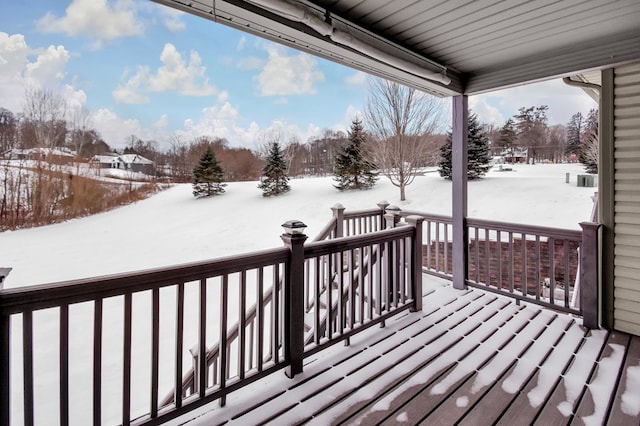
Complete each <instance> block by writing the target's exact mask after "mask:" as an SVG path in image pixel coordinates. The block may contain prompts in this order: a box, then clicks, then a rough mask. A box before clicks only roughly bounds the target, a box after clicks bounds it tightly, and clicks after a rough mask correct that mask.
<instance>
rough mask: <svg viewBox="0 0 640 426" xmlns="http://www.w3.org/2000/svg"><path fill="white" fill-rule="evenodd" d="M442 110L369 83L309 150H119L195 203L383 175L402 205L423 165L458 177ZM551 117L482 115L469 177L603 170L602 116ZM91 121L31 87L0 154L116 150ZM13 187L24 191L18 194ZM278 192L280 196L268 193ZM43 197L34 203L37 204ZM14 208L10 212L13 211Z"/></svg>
mask: <svg viewBox="0 0 640 426" xmlns="http://www.w3.org/2000/svg"><path fill="white" fill-rule="evenodd" d="M443 110H444V108H443V105H442V103H441V102H440V101H439V100H438V99H437V98H435V97H432V96H429V95H426V94H424V93H421V92H419V91H417V90H415V89H412V88H409V87H406V86H402V85H400V84H398V83H394V82H390V81H386V80H382V79H373V78H372V79H370V82H369V94H368V98H367V100H366V104H365V109H364V115H363V117H356V118H354V120H353V122H352V125H351V128H350V130H349V131H348V132H347V133H345V132H341V131H335V130H325V131H323V133H322V134H320V135H318V136H314V137H312V138H310V139H309V140H308V141H307V142H306V143H302V142H300V141H299V140H297V139H295V138H289V140H286V137H285V136H283V135H282V134H279V133H272V134H271V135H268V136H266V137H264V140H263V141H262V142H261V143H258V148H257V149H254V150H250V149H248V148H237V147H232V146H230V144H229V142H228V141H227V140H225V139H222V138H216V137H206V136H203V137H199V138H196V139H195V140H191V141H187V140H183V139H181V138H180V137H178V136H174V137H173V139H172V140H171V143H170V144H169V147H168V148H167V149H165V150H160V149H159V144H158V143H157V142H156V141H153V140H148V141H144V140H142V139H140V138H138V137H137V136H135V135H132V136H130V137H129V138H128V140H127V141H126V146H125V148H124V149H123V150H122V151H121V153H124V154H127V153H135V154H139V155H141V156H143V157H146V158H148V159H149V160H152V161H153V162H154V163H155V165H156V169H155V174H156V177H157V178H163V179H166V180H167V181H170V182H192V183H193V184H194V195H196V196H202V195H203V194H204V195H212V194H215V193H222V192H223V190H222V182H228V181H253V180H259V181H260V185H259V188H260V189H262V190H263V193H264V194H265V195H277V194H278V193H282V192H286V191H287V190H288V188H289V187H288V184H287V180H288V179H289V178H290V177H297V176H318V175H333V176H334V180H335V182H336V184H335V185H334V186H335V187H336V188H337V189H339V190H348V189H366V188H369V187H371V186H372V185H374V184H375V182H376V180H377V179H378V176H379V175H382V176H385V177H386V178H387V179H389V181H390V182H391V183H392V184H393V185H395V186H397V187H398V188H399V191H400V199H401V200H404V199H405V197H406V194H405V188H406V186H407V185H409V184H411V183H412V182H413V180H414V179H415V177H416V176H417V175H419V174H420V173H421V170H423V169H424V167H428V166H438V167H439V170H440V174H441V175H442V176H443V177H445V178H450V177H451V176H450V161H451V159H450V155H451V153H450V150H451V148H450V147H451V135H450V134H446V133H444V132H443V130H444V129H443V127H444V126H443V123H445V122H446V120H445V119H444V118H443V117H442V111H443ZM547 112H548V107H547V106H546V105H542V106H537V107H535V106H534V107H522V108H520V109H519V110H518V113H517V114H515V115H514V116H513V117H511V118H509V119H508V120H507V121H506V123H505V124H504V125H503V126H502V127H496V126H491V125H485V124H482V123H480V122H479V121H478V118H477V116H476V115H474V114H470V116H469V119H470V121H469V149H468V152H469V161H468V164H469V172H468V176H469V178H470V179H476V178H481V177H482V176H483V175H484V174H485V173H486V172H487V170H488V169H489V163H490V160H491V156H496V155H502V156H504V157H505V158H507V159H508V158H510V159H511V161H516V160H517V161H527V162H529V163H535V162H539V161H551V162H559V161H581V162H583V163H584V164H585V165H587V170H588V171H591V172H596V171H597V118H598V112H597V110H592V111H591V112H590V113H589V114H588V116H587V117H586V118H584V117H582V115H581V114H579V113H578V114H575V115H574V116H573V117H572V119H571V121H570V122H569V123H568V124H567V125H566V126H563V125H556V126H549V125H548V119H547ZM90 117H91V114H90V113H89V112H88V111H87V110H86V109H85V108H76V109H73V108H68V107H67V105H66V104H65V102H64V101H63V99H62V97H61V95H57V94H55V93H54V92H51V91H48V90H42V89H35V90H31V89H29V90H27V91H26V92H25V107H24V109H23V111H22V112H21V113H20V114H14V113H12V112H11V111H9V110H8V109H6V108H0V149H1V151H0V154H2V155H4V156H5V158H6V156H7V153H10V152H11V150H12V149H15V148H18V149H29V148H48V149H55V148H66V149H67V150H69V151H73V152H75V155H76V158H75V160H76V162H83V161H84V162H86V161H88V158H90V156H92V155H95V154H103V153H105V152H116V150H114V149H112V147H110V146H109V145H108V144H107V143H106V142H105V141H104V140H103V139H102V138H101V136H100V134H99V133H98V132H97V131H96V130H95V128H93V127H92V123H91V120H90ZM276 160H277V161H276ZM203 162H204V163H203ZM276 162H277V163H278V164H277V167H275V166H274V164H275V163H276ZM44 164H47V163H46V162H44ZM39 167H40V166H38V167H36V168H35V169H36V174H37V175H38V176H40V177H38V178H37V179H36V182H44V181H45V180H46V179H43V178H42V176H48V177H51V176H57V175H58V174H59V172H60V170H59V169H55V168H51V166H49V169H47V170H43V171H42V172H39V171H38V168H39ZM211 167H213V168H214V169H215V170H214V171H213V175H212V176H213V179H214V180H215V181H217V182H218V183H217V184H216V185H217V186H216V187H215V189H214V190H212V189H211V187H210V186H207V185H208V183H207V182H206V181H207V180H208V179H209V177H206V176H207V174H208V173H209V174H210V173H211V170H209V169H210V168H211ZM45 168H46V167H44V166H43V169H45ZM7 170H8V169H7ZM274 170H276V171H277V172H275V171H274ZM56 173H58V174H56ZM278 173H279V174H280V175H281V178H278V179H282V180H285V181H284V182H280V181H279V180H278V179H276V183H275V184H274V185H275V186H274V185H272V184H271V183H270V182H269V180H270V179H272V177H273V176H275V174H278ZM18 175H19V174H18ZM3 176H4V179H5V181H6V180H7V179H9V178H11V179H13V176H14V174H13V173H9V172H5V173H4V175H3ZM203 176H205V178H204V180H203ZM20 179H22V178H17V180H16V181H15V182H5V183H4V192H3V201H2V202H3V204H2V205H0V216H1V215H2V214H3V212H5V213H4V214H6V211H10V210H11V209H14V210H15V211H19V210H20V208H21V207H23V206H24V205H25V203H17V206H16V205H14V204H15V203H14V204H11V203H9V202H7V201H6V199H7V197H8V196H9V195H8V194H10V193H9V191H11V190H12V191H14V192H15V191H18V193H21V192H25V191H26V193H31V192H33V191H31V190H25V189H20V185H19V183H20ZM58 180H60V179H58ZM78 180H79V179H76V181H78ZM202 184H205V186H206V187H207V189H206V190H205V191H204V192H201V191H200V190H199V189H197V188H196V187H201V186H202ZM16 185H17V186H18V188H17V189H16V188H13V187H14V186H16ZM38 185H39V184H37V185H36V186H38ZM67 187H69V185H67ZM271 187H273V188H276V189H275V190H273V191H272V190H270V189H268V188H271ZM12 188H13V189H12ZM278 188H281V189H282V190H280V189H278ZM41 189H42V188H40V189H38V190H34V191H35V192H34V194H36V195H37V194H39V193H41V192H42V191H41ZM30 191H31V192H30ZM45 192H49V191H45ZM53 192H54V193H58V194H63V195H62V196H61V197H62V198H61V199H63V200H67V199H69V198H70V197H73V194H71V195H70V194H68V193H66V192H65V191H64V190H60V189H56V190H55V191H53ZM67 192H68V191H67ZM65 194H66V195H65ZM36 195H30V196H29V197H30V199H33V200H35V199H37V198H38V197H37V196H36ZM45 200H46V197H45ZM43 203H44V204H47V202H46V201H45V202H43ZM9 204H11V208H8V207H6V206H9ZM53 204H55V203H53ZM34 209H36V210H37V209H38V208H36V207H34Z"/></svg>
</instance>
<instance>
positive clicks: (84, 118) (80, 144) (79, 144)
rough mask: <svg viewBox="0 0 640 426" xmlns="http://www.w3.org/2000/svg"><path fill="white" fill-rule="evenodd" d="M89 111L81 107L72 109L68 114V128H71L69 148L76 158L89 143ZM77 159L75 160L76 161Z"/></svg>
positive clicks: (90, 124) (90, 122) (90, 121)
mask: <svg viewBox="0 0 640 426" xmlns="http://www.w3.org/2000/svg"><path fill="white" fill-rule="evenodd" d="M91 126H92V120H91V111H89V109H88V108H87V107H86V106H84V105H82V106H78V107H77V108H74V109H73V110H72V111H71V114H70V127H71V132H72V133H71V146H72V147H73V150H74V151H75V152H76V156H77V157H80V156H81V155H82V150H83V148H84V146H85V145H86V144H87V143H88V142H90V141H91V131H92V130H93V129H92V128H91ZM78 160H79V158H77V159H76V161H78Z"/></svg>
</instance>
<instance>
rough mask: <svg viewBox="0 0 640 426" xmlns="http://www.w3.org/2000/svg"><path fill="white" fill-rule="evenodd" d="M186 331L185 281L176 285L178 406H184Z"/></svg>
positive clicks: (175, 380)
mask: <svg viewBox="0 0 640 426" xmlns="http://www.w3.org/2000/svg"><path fill="white" fill-rule="evenodd" d="M183 333H184V283H180V284H178V285H177V286H176V347H175V358H176V365H175V376H174V378H173V379H174V396H173V398H174V401H175V403H176V408H180V407H182V395H183V393H182V347H183V335H184V334H183ZM194 380H195V378H194Z"/></svg>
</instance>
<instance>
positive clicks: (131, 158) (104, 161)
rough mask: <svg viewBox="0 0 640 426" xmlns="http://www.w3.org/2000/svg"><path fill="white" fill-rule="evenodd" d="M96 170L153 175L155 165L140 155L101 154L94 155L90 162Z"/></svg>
mask: <svg viewBox="0 0 640 426" xmlns="http://www.w3.org/2000/svg"><path fill="white" fill-rule="evenodd" d="M89 163H90V164H92V165H93V166H94V167H96V168H100V169H120V170H128V171H131V172H135V173H144V174H146V175H153V174H154V172H155V164H154V163H153V161H151V160H149V159H147V158H144V157H143V156H141V155H138V154H122V155H118V154H100V155H94V156H93V157H91V160H90V161H89Z"/></svg>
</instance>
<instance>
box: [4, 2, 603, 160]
mask: <svg viewBox="0 0 640 426" xmlns="http://www.w3.org/2000/svg"><path fill="white" fill-rule="evenodd" d="M27 86H29V87H45V88H48V89H52V90H55V91H58V92H60V93H62V94H63V96H64V97H65V98H66V99H67V104H68V105H70V106H71V107H80V106H86V108H87V109H88V110H89V111H90V114H91V122H92V125H93V127H95V128H96V129H97V130H98V131H99V132H100V133H101V135H102V136H103V138H104V139H105V140H106V141H107V142H108V143H109V144H110V145H112V146H113V147H116V148H122V147H124V146H125V145H126V140H127V138H128V137H129V136H130V135H136V136H138V137H140V138H142V139H144V140H150V139H151V140H156V141H157V142H158V143H159V145H160V147H161V148H163V147H167V146H168V145H169V142H170V141H171V140H172V138H174V137H176V136H177V137H179V138H181V139H183V140H185V141H190V140H192V139H193V138H195V137H198V136H202V135H210V136H219V137H225V138H227V139H228V140H229V142H230V144H231V145H232V146H246V147H249V148H253V147H256V146H257V145H259V144H260V143H262V142H263V141H264V140H266V139H270V138H272V137H273V135H279V136H280V137H282V138H283V139H285V140H289V139H291V138H297V139H298V140H300V141H301V142H305V141H306V140H307V139H308V138H309V137H311V136H315V135H318V134H320V133H321V132H322V130H323V129H337V130H345V129H346V128H347V127H348V125H349V123H350V121H351V119H352V118H353V117H355V115H356V114H358V113H359V112H360V111H362V109H363V105H364V103H365V102H366V96H367V76H366V75H365V74H363V73H360V72H357V71H355V70H353V69H350V68H347V67H344V66H341V65H337V64H334V63H332V62H329V61H326V60H323V59H320V58H317V57H314V56H311V55H308V54H305V53H302V52H298V51H296V50H293V49H289V48H285V47H283V46H280V45H277V44H274V43H272V42H269V41H266V40H263V39H260V38H257V37H254V36H251V35H249V34H246V33H243V32H240V31H237V30H234V29H231V28H228V27H225V26H223V25H221V24H217V23H214V22H211V21H207V20H204V19H201V18H198V17H195V16H191V15H188V14H184V13H180V12H177V11H174V10H173V9H170V8H167V7H163V6H160V5H157V4H155V3H153V2H151V1H149V0H66V1H62V0H48V1H43V0H40V1H37V0H22V1H21V2H11V3H9V4H5V5H4V6H3V7H2V14H1V16H0V107H5V108H8V109H10V110H11V111H13V112H19V111H21V109H22V105H23V103H24V88H25V87H27ZM542 104H547V105H549V106H550V111H549V121H550V124H566V122H567V121H568V120H569V118H570V117H571V115H573V114H574V113H576V112H578V111H581V112H583V113H586V112H587V111H588V110H589V109H591V108H594V107H596V104H595V103H594V102H593V101H592V100H591V99H590V98H589V97H588V96H586V95H585V94H583V92H582V91H581V90H579V89H576V88H571V87H568V86H565V85H564V84H563V83H562V82H561V81H559V80H554V81H548V82H544V83H540V84H536V85H531V86H523V87H518V88H514V89H509V90H505V91H500V92H494V93H490V94H484V95H480V96H474V97H471V98H470V105H471V107H472V108H473V109H474V111H475V112H477V113H478V115H479V116H480V119H481V121H484V122H490V123H493V124H496V125H501V124H503V123H504V121H505V120H506V119H507V118H509V117H510V116H512V115H513V114H515V113H516V112H517V110H518V108H519V107H522V106H532V105H542ZM448 106H449V102H448V101H445V108H448Z"/></svg>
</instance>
